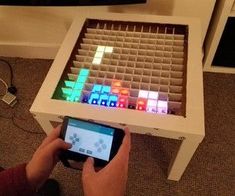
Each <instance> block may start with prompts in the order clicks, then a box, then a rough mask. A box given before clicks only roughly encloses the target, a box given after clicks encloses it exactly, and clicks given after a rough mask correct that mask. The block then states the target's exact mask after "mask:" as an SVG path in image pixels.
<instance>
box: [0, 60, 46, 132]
mask: <svg viewBox="0 0 235 196" xmlns="http://www.w3.org/2000/svg"><path fill="white" fill-rule="evenodd" d="M0 62H4V63H5V64H6V65H8V67H9V70H10V87H9V86H8V85H7V83H6V82H5V81H4V80H3V79H2V78H0V81H1V82H2V83H3V84H4V86H5V87H6V93H5V95H1V96H3V98H2V100H3V101H4V102H6V103H7V104H8V106H12V102H11V103H8V102H7V101H6V100H4V98H5V97H6V98H9V95H10V96H11V95H12V96H14V95H15V94H16V92H17V89H16V87H15V86H14V85H13V70H12V66H11V64H10V63H9V62H8V61H6V60H4V59H0ZM10 99H11V97H10ZM11 100H12V99H11ZM15 110H16V109H15ZM0 118H3V119H8V120H11V121H12V123H13V125H14V126H15V127H17V128H18V129H20V130H22V131H24V132H26V133H31V134H45V133H44V132H37V131H31V130H27V129H24V128H23V127H21V126H19V125H18V124H17V123H16V122H15V120H17V119H18V118H17V117H16V115H15V112H14V113H13V115H12V116H11V117H5V116H1V115H0Z"/></svg>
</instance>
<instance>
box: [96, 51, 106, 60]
mask: <svg viewBox="0 0 235 196" xmlns="http://www.w3.org/2000/svg"><path fill="white" fill-rule="evenodd" d="M103 55H104V52H98V51H97V52H96V53H95V58H102V57H103Z"/></svg>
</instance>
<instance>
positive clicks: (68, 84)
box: [64, 80, 75, 88]
mask: <svg viewBox="0 0 235 196" xmlns="http://www.w3.org/2000/svg"><path fill="white" fill-rule="evenodd" d="M64 83H65V86H66V87H70V88H73V87H74V84H75V82H73V81H68V80H65V81H64Z"/></svg>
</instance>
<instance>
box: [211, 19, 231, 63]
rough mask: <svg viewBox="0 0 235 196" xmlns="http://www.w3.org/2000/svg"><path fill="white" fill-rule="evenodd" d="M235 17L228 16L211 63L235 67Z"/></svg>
mask: <svg viewBox="0 0 235 196" xmlns="http://www.w3.org/2000/svg"><path fill="white" fill-rule="evenodd" d="M234 32H235V18H234V17H229V18H228V20H227V23H226V26H225V28H224V32H223V35H222V37H221V39H220V43H219V46H218V48H217V51H216V53H215V57H214V60H213V63H212V65H214V66H225V67H235V33H234Z"/></svg>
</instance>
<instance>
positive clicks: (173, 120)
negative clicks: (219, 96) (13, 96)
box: [30, 13, 205, 181]
mask: <svg viewBox="0 0 235 196" xmlns="http://www.w3.org/2000/svg"><path fill="white" fill-rule="evenodd" d="M86 17H89V18H94V19H97V18H98V19H109V20H110V19H113V20H115V19H118V20H122V21H126V20H128V21H138V22H155V23H164V24H183V25H188V56H187V73H186V77H187V85H186V115H185V117H184V116H177V115H168V114H166V115H161V114H152V113H146V112H139V111H136V110H128V109H127V110H123V109H116V110H113V109H104V107H102V106H101V107H93V105H89V104H81V103H73V102H66V101H63V100H56V99H52V98H51V97H52V95H53V93H54V91H55V88H56V86H57V83H58V81H59V80H60V77H61V74H62V72H63V70H64V68H65V66H66V63H67V60H68V58H69V57H70V54H71V51H72V49H73V47H74V44H75V42H76V40H77V37H78V35H79V32H80V30H81V28H82V24H83V22H84V20H85V18H86ZM200 32H201V28H200V22H199V21H198V20H197V19H194V18H183V17H162V16H153V15H132V14H103V13H95V15H94V14H91V13H90V14H89V15H80V16H78V17H77V19H75V20H74V22H73V24H72V25H71V27H70V29H69V31H68V33H67V35H66V37H65V40H64V42H63V44H62V45H61V47H60V50H59V52H58V54H57V56H56V58H55V60H54V62H53V64H52V66H51V69H50V70H49V72H48V74H47V77H46V79H45V80H44V82H43V84H42V86H41V89H40V90H39V93H38V95H37V96H36V98H35V100H34V102H33V105H32V107H31V109H30V111H31V112H32V114H33V115H34V117H35V119H36V120H37V121H38V123H39V124H40V125H41V126H42V128H43V129H44V131H45V132H46V133H47V134H48V133H49V132H50V131H51V130H52V124H51V122H62V119H63V116H65V115H66V116H72V117H78V118H83V119H92V120H94V121H96V122H102V123H105V124H108V125H112V126H115V127H120V128H123V127H124V126H128V127H129V129H130V130H131V131H132V132H136V133H140V134H151V135H153V136H158V137H165V138H171V139H177V140H182V143H181V146H180V148H179V149H178V151H177V152H176V155H175V157H173V158H172V161H171V164H170V166H169V173H168V179H169V180H175V181H178V180H180V178H181V176H182V174H183V172H184V171H185V169H186V167H187V165H188V163H189V161H190V160H191V158H192V156H193V154H194V152H195V151H196V149H197V147H198V145H199V144H200V143H201V141H202V140H203V138H204V134H205V131H204V105H203V79H202V62H201V58H202V57H201V37H200V34H201V33H200Z"/></svg>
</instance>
